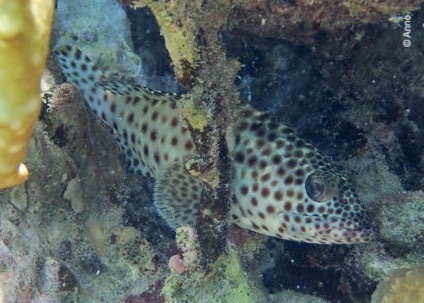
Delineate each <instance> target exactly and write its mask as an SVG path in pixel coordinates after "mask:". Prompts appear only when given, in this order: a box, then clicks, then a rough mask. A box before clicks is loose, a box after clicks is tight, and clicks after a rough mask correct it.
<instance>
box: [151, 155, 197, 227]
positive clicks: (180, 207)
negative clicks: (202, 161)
mask: <svg viewBox="0 0 424 303" xmlns="http://www.w3.org/2000/svg"><path fill="white" fill-rule="evenodd" d="M203 192H204V185H203V183H202V182H201V181H200V180H199V179H198V178H196V177H194V176H192V175H191V174H190V173H189V172H188V171H187V170H186V169H185V167H184V164H183V163H179V162H176V163H173V164H171V165H170V166H169V167H167V169H166V170H165V172H164V173H163V174H162V176H160V177H159V178H157V179H156V184H155V187H154V194H153V201H154V204H155V206H156V208H157V210H158V212H159V214H160V215H161V217H162V218H164V219H165V221H166V222H167V223H168V225H169V226H171V228H173V229H176V228H177V227H179V226H184V225H191V226H196V223H197V218H199V216H200V215H201V214H200V201H201V197H202V194H203Z"/></svg>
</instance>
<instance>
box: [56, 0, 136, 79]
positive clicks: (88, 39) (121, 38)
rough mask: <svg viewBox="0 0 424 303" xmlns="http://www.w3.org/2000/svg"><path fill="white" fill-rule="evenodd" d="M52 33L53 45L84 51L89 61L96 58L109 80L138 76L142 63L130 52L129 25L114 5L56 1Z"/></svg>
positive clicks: (99, 1)
mask: <svg viewBox="0 0 424 303" xmlns="http://www.w3.org/2000/svg"><path fill="white" fill-rule="evenodd" d="M100 20H101V21H100ZM54 29H55V33H54V37H53V38H54V40H56V41H55V42H56V45H62V44H71V45H79V46H80V47H84V52H86V53H87V55H88V56H89V57H90V58H99V62H98V64H99V66H100V67H101V69H102V70H104V71H105V72H106V73H107V74H108V76H110V75H112V76H115V77H119V78H126V79H128V78H131V77H136V76H138V75H139V73H140V67H141V61H140V58H139V57H138V56H137V55H135V54H134V53H133V50H132V41H131V32H130V23H129V21H128V19H127V16H126V14H125V11H124V10H123V9H122V7H121V6H120V5H119V3H118V2H117V1H115V0H106V1H105V0H94V1H84V0H82V1H75V0H63V1H58V4H57V10H56V13H55V22H54Z"/></svg>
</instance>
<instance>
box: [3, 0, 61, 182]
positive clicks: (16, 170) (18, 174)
mask: <svg viewBox="0 0 424 303" xmlns="http://www.w3.org/2000/svg"><path fill="white" fill-rule="evenodd" d="M53 9H54V0H13V1H11V0H0V189H1V188H5V187H9V186H13V185H17V184H20V183H22V182H23V181H25V180H26V178H27V177H28V170H27V168H26V167H25V165H24V164H22V161H23V160H24V158H25V155H26V152H27V147H28V143H29V140H30V137H31V134H32V129H33V127H34V124H35V122H36V121H37V117H38V114H39V112H40V108H41V101H40V77H41V73H42V71H43V69H44V66H45V63H46V58H47V53H48V45H49V37H50V31H51V24H52V18H53Z"/></svg>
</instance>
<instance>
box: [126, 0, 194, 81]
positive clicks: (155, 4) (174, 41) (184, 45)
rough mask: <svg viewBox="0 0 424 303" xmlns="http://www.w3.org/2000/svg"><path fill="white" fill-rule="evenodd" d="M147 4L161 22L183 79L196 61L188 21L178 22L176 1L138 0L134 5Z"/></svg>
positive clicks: (173, 59) (178, 74)
mask: <svg viewBox="0 0 424 303" xmlns="http://www.w3.org/2000/svg"><path fill="white" fill-rule="evenodd" d="M145 5H147V6H148V7H149V8H150V9H151V10H152V12H153V13H154V15H155V17H156V20H157V22H158V23H159V27H160V31H161V34H162V35H163V37H164V38H165V44H166V49H167V50H168V52H169V56H170V57H171V60H172V63H173V65H174V71H175V76H176V77H177V79H179V80H180V81H182V79H184V78H185V73H186V69H187V68H188V66H191V65H192V64H193V62H194V57H195V54H194V35H193V33H192V31H191V30H190V28H189V25H188V24H187V22H184V23H181V24H176V23H175V20H176V19H177V18H176V14H177V11H178V10H177V9H178V3H177V2H175V1H154V0H137V1H134V3H133V7H134V8H140V7H143V6H145Z"/></svg>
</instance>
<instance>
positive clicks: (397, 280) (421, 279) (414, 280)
mask: <svg viewBox="0 0 424 303" xmlns="http://www.w3.org/2000/svg"><path fill="white" fill-rule="evenodd" d="M371 302H372V303H423V302H424V265H419V266H417V267H415V268H412V269H411V268H407V269H401V270H398V271H396V272H394V273H392V274H391V275H390V276H389V277H388V278H386V279H385V280H384V281H383V282H381V283H380V284H379V285H378V287H377V289H376V291H375V292H374V293H373V295H372V300H371Z"/></svg>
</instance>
